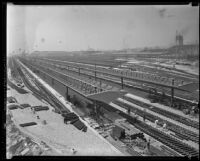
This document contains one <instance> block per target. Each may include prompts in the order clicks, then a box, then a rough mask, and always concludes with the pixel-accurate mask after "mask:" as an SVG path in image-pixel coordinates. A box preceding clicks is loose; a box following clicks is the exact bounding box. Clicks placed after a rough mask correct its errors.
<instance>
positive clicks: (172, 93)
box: [171, 79, 174, 107]
mask: <svg viewBox="0 0 200 161" xmlns="http://www.w3.org/2000/svg"><path fill="white" fill-rule="evenodd" d="M172 86H174V79H172ZM173 103H174V88H173V87H172V88H171V107H172V106H173Z"/></svg>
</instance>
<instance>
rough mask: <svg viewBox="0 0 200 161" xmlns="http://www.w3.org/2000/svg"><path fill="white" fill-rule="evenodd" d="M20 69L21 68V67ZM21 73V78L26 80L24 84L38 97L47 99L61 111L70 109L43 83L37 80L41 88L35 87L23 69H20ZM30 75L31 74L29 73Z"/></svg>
mask: <svg viewBox="0 0 200 161" xmlns="http://www.w3.org/2000/svg"><path fill="white" fill-rule="evenodd" d="M19 69H20V68H19ZM18 72H19V73H20V75H21V78H22V79H23V81H24V84H25V85H26V86H27V87H28V88H29V89H30V90H31V91H32V92H33V93H34V94H35V95H36V97H38V98H39V99H44V100H45V101H47V102H48V103H49V104H50V105H52V106H53V107H54V108H55V109H57V110H59V111H61V109H62V110H63V109H64V110H65V111H68V110H67V109H66V108H65V107H64V106H63V105H62V104H61V103H60V102H59V101H58V100H57V99H56V98H55V96H53V95H52V94H51V93H50V92H48V91H47V90H46V89H45V88H44V87H42V85H39V84H38V83H37V82H35V85H36V86H37V87H38V88H39V89H40V91H38V90H37V89H35V88H34V87H33V86H32V85H31V83H29V81H28V80H27V79H26V77H25V75H24V73H23V72H22V71H21V69H20V70H19V71H18ZM29 76H30V75H29Z"/></svg>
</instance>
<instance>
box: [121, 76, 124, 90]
mask: <svg viewBox="0 0 200 161" xmlns="http://www.w3.org/2000/svg"><path fill="white" fill-rule="evenodd" d="M121 86H122V89H124V79H123V76H122V77H121Z"/></svg>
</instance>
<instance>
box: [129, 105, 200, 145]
mask: <svg viewBox="0 0 200 161" xmlns="http://www.w3.org/2000/svg"><path fill="white" fill-rule="evenodd" d="M142 107H143V106H142ZM132 108H133V107H132ZM140 115H143V113H142V112H140ZM146 115H147V114H146ZM147 117H148V119H149V120H150V121H152V122H154V121H155V120H156V119H159V120H162V123H161V125H162V124H163V119H160V118H159V117H155V116H153V115H150V114H148V115H147ZM166 122H167V123H168V128H169V129H170V130H171V131H173V132H175V133H176V134H177V135H179V136H181V137H182V138H183V139H186V140H192V141H195V142H199V138H198V137H197V135H195V134H194V133H192V132H190V131H189V130H186V129H183V128H181V127H180V126H176V125H174V124H172V123H170V122H168V121H166ZM187 123H188V122H187ZM181 131H186V133H182V132H181Z"/></svg>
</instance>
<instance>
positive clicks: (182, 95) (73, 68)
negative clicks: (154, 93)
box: [43, 60, 194, 103]
mask: <svg viewBox="0 0 200 161" xmlns="http://www.w3.org/2000/svg"><path fill="white" fill-rule="evenodd" d="M43 61H44V60H43ZM52 61H53V60H52ZM43 63H45V64H48V65H53V64H52V63H47V62H43ZM57 63H58V64H59V65H53V66H54V67H57V68H60V69H62V70H68V71H71V72H75V73H79V71H78V69H77V70H76V68H80V69H81V71H82V72H81V73H79V74H81V75H85V76H90V77H94V75H92V74H91V73H94V71H95V70H94V69H93V68H92V66H91V68H88V67H87V66H86V67H87V68H83V67H82V66H81V67H77V66H75V65H74V64H70V65H68V64H65V65H64V66H63V65H61V64H60V62H57ZM68 66H71V69H69V68H68ZM84 66H85V65H84ZM83 70H84V73H83ZM88 72H89V73H90V74H89V73H88ZM96 72H97V78H98V79H102V80H106V81H110V82H113V83H117V84H121V82H120V79H119V77H121V76H120V75H119V74H112V73H110V72H105V71H101V70H100V71H98V70H96ZM98 73H102V74H104V76H105V75H108V76H110V77H111V76H112V77H116V78H118V79H119V81H116V80H113V79H105V77H100V76H98ZM123 77H124V86H127V87H131V88H134V89H138V90H140V91H143V92H149V90H148V87H147V86H144V87H143V86H135V85H133V86H132V85H129V83H126V82H127V80H128V79H129V78H128V77H127V76H125V75H123ZM126 79H127V80H126ZM130 79H131V78H130ZM130 81H133V80H129V82H130ZM141 81H144V80H141ZM146 83H147V84H148V82H146ZM143 84H145V82H144V83H143ZM158 84H159V83H158ZM169 86H170V85H169ZM152 87H153V88H157V84H156V83H155V87H154V85H152ZM163 88H164V89H165V87H163ZM175 88H177V89H179V88H178V87H175ZM157 90H158V91H160V89H159V88H158V89H157ZM161 91H163V90H161ZM165 91H167V90H166V89H165ZM170 93H171V92H169V91H168V92H167V93H166V98H169V99H170V98H171V96H170ZM160 94H161V93H160ZM175 98H176V99H177V100H181V101H184V102H186V103H191V100H193V99H194V98H193V97H191V95H188V94H185V93H183V92H181V91H179V90H176V91H175ZM187 99H188V100H187Z"/></svg>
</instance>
